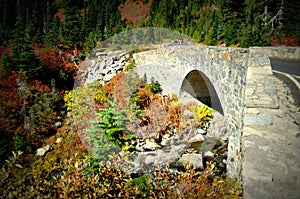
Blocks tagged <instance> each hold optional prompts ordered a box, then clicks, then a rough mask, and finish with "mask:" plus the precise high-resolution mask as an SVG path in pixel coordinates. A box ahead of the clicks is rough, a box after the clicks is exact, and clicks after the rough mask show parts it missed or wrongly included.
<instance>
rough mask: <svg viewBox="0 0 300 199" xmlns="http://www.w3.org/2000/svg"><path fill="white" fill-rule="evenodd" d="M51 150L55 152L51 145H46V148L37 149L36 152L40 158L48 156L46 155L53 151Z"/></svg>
mask: <svg viewBox="0 0 300 199" xmlns="http://www.w3.org/2000/svg"><path fill="white" fill-rule="evenodd" d="M51 150H53V148H52V147H51V146H50V145H46V146H44V147H42V148H39V149H37V150H36V154H37V155H38V156H44V155H46V153H47V152H48V151H51Z"/></svg>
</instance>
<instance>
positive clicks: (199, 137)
mask: <svg viewBox="0 0 300 199" xmlns="http://www.w3.org/2000/svg"><path fill="white" fill-rule="evenodd" d="M204 140H205V138H204V136H203V135H202V134H196V135H195V136H193V137H191V138H190V139H189V140H188V143H189V144H192V143H196V142H197V143H199V142H203V141H204Z"/></svg>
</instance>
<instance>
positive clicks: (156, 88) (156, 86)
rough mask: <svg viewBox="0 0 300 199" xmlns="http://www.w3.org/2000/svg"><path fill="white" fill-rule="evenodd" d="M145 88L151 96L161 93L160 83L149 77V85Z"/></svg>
mask: <svg viewBox="0 0 300 199" xmlns="http://www.w3.org/2000/svg"><path fill="white" fill-rule="evenodd" d="M145 88H147V89H149V90H150V91H151V92H152V93H153V94H158V93H161V92H162V88H161V85H160V83H159V82H158V81H156V80H155V79H154V77H151V80H150V83H147V84H145Z"/></svg>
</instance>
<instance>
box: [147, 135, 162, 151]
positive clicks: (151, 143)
mask: <svg viewBox="0 0 300 199" xmlns="http://www.w3.org/2000/svg"><path fill="white" fill-rule="evenodd" d="M143 148H144V149H145V150H150V151H154V150H156V149H160V148H161V146H160V145H159V144H157V143H156V141H155V140H154V139H152V138H150V139H146V143H145V144H144V145H143Z"/></svg>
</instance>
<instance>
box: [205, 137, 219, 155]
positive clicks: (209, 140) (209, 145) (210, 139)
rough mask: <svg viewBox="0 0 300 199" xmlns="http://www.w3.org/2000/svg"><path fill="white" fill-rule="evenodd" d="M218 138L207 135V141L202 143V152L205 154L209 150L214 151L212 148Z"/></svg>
mask: <svg viewBox="0 0 300 199" xmlns="http://www.w3.org/2000/svg"><path fill="white" fill-rule="evenodd" d="M217 142H218V140H217V139H216V138H213V137H207V138H206V140H205V142H203V144H202V145H201V151H202V154H205V153H206V152H207V151H212V149H213V148H214V147H215V146H216V144H217Z"/></svg>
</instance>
